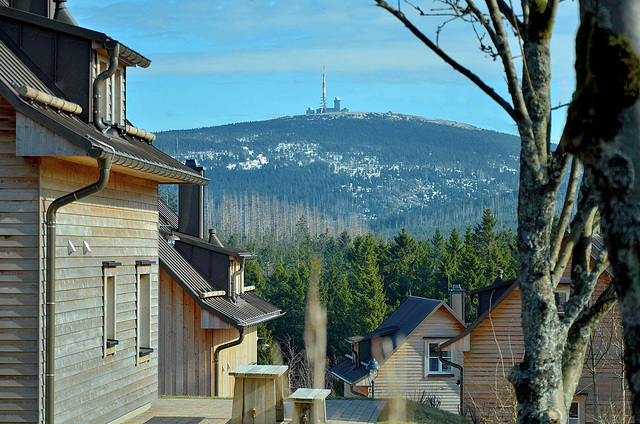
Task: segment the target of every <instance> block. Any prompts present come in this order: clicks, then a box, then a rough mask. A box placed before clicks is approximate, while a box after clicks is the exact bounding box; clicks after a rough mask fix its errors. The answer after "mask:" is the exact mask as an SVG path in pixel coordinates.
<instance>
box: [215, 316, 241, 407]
mask: <svg viewBox="0 0 640 424" xmlns="http://www.w3.org/2000/svg"><path fill="white" fill-rule="evenodd" d="M236 329H237V330H238V331H239V332H240V337H239V338H238V340H234V341H232V342H230V343H227V344H223V345H220V346H218V347H217V348H216V350H214V351H213V360H214V363H215V367H216V371H215V377H214V384H213V385H214V396H216V397H217V396H220V387H219V386H220V352H221V351H223V350H225V349H229V348H230V347H234V346H238V345H239V344H240V343H242V341H243V340H244V331H245V327H236Z"/></svg>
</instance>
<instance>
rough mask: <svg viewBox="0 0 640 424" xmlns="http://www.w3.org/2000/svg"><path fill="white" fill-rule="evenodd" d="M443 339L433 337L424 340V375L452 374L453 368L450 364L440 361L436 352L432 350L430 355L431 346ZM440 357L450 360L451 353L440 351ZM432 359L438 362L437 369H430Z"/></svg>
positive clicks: (441, 341)
mask: <svg viewBox="0 0 640 424" xmlns="http://www.w3.org/2000/svg"><path fill="white" fill-rule="evenodd" d="M443 342H444V340H434V339H427V340H425V341H424V376H425V377H428V376H430V375H453V369H452V368H451V365H447V364H444V363H442V361H440V358H439V357H438V354H436V353H435V352H433V355H432V351H431V347H432V346H434V347H437V346H439V345H440V344H441V343H443ZM442 357H443V358H444V359H447V360H449V361H452V353H451V351H447V350H445V351H443V352H442ZM432 360H433V361H434V363H436V361H437V363H438V369H437V370H431V361H432Z"/></svg>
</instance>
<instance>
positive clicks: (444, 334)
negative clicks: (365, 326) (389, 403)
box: [345, 306, 464, 413]
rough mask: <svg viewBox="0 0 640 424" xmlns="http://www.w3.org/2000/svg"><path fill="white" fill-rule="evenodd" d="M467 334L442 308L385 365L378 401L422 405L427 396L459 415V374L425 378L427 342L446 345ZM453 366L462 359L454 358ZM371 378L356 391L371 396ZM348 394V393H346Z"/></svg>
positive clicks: (427, 376)
mask: <svg viewBox="0 0 640 424" xmlns="http://www.w3.org/2000/svg"><path fill="white" fill-rule="evenodd" d="M462 331H464V326H463V325H462V324H460V322H459V321H458V320H456V319H455V318H454V317H453V316H452V315H451V313H450V312H449V311H448V310H447V309H445V308H444V307H443V306H439V307H438V309H437V310H435V311H434V312H433V313H432V314H431V315H429V316H428V317H427V318H426V319H425V320H424V321H422V323H421V324H420V325H419V326H418V328H416V329H415V330H414V331H413V332H412V333H411V335H410V336H409V338H408V339H407V340H406V341H405V342H404V343H403V344H402V345H401V346H399V347H398V348H397V350H396V351H395V352H394V353H393V355H391V356H390V357H389V358H388V359H387V360H386V361H385V362H384V363H383V364H381V367H380V371H379V372H378V377H377V378H376V382H375V387H376V398H378V397H380V398H391V397H394V396H401V397H404V398H407V399H411V400H417V401H419V400H420V398H421V397H422V396H423V395H427V396H433V397H434V398H436V399H438V400H439V401H440V402H441V405H440V408H441V409H443V410H446V411H449V412H453V413H458V408H459V405H460V390H459V387H458V385H457V384H456V383H457V381H458V371H457V370H455V369H454V370H453V374H452V375H448V376H444V375H425V354H426V352H425V342H426V341H432V342H444V341H447V340H449V339H451V338H453V337H455V336H456V335H458V334H460V333H461V332H462ZM452 360H453V362H456V363H461V362H462V361H461V360H462V358H461V356H460V357H459V355H456V354H454V355H453V358H452ZM369 385H370V380H369V378H366V379H365V380H363V381H362V382H361V383H360V384H359V385H358V386H356V388H358V389H359V390H358V391H361V392H362V393H367V390H368V388H369V387H368V386H369ZM345 392H346V390H345Z"/></svg>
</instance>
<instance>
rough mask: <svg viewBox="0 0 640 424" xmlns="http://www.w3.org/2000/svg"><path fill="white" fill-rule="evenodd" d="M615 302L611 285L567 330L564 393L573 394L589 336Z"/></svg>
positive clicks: (614, 293)
mask: <svg viewBox="0 0 640 424" xmlns="http://www.w3.org/2000/svg"><path fill="white" fill-rule="evenodd" d="M617 301H618V296H617V295H616V291H615V288H614V286H613V284H609V286H608V287H607V288H606V290H605V291H604V292H602V294H600V296H599V297H598V299H597V300H596V302H595V303H594V304H593V306H591V307H588V308H585V309H584V310H583V311H582V313H581V314H580V316H579V317H578V318H577V319H576V320H575V321H574V322H573V324H572V325H571V327H570V328H569V331H568V333H567V342H566V344H565V351H564V355H563V360H562V365H563V367H562V374H563V377H564V392H565V393H571V394H573V390H574V389H575V387H574V386H575V380H576V379H579V378H580V375H581V373H580V372H579V371H580V370H581V369H582V366H583V364H584V356H585V351H586V346H587V344H588V343H589V340H590V338H591V334H592V332H593V330H594V329H595V328H596V326H597V325H598V322H599V321H600V319H602V317H604V316H605V315H606V314H608V313H609V311H611V308H613V306H614V305H615V304H616V302H617Z"/></svg>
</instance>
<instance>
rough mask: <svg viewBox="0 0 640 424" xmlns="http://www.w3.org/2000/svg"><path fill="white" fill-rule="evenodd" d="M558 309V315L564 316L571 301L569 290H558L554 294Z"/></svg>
mask: <svg viewBox="0 0 640 424" xmlns="http://www.w3.org/2000/svg"><path fill="white" fill-rule="evenodd" d="M554 296H555V301H556V307H557V308H558V315H560V316H564V308H565V305H566V304H567V302H568V301H569V291H567V290H558V291H556V292H555V293H554Z"/></svg>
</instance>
